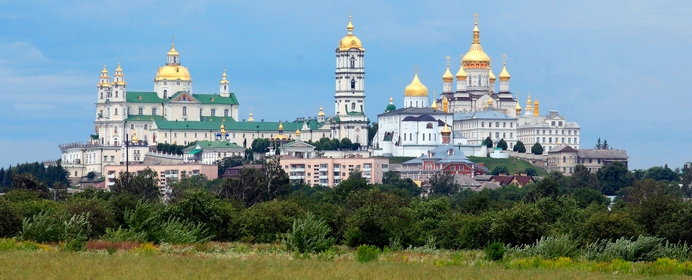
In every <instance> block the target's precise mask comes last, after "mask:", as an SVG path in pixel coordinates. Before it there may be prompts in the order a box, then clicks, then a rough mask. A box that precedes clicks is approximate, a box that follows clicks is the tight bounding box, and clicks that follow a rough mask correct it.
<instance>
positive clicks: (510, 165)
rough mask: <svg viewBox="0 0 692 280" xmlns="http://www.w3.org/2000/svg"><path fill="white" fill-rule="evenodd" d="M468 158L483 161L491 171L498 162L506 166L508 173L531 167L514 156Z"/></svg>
mask: <svg viewBox="0 0 692 280" xmlns="http://www.w3.org/2000/svg"><path fill="white" fill-rule="evenodd" d="M468 158H469V160H471V161H473V162H475V163H483V164H484V165H485V167H487V168H488V170H490V171H493V168H495V166H498V165H500V164H502V165H504V166H507V169H509V173H510V174H515V173H521V172H524V170H526V168H527V167H531V166H533V165H531V164H530V163H529V162H527V161H524V160H520V159H515V158H508V159H504V158H490V157H468ZM536 170H538V176H543V175H544V174H545V171H543V169H541V168H538V167H536Z"/></svg>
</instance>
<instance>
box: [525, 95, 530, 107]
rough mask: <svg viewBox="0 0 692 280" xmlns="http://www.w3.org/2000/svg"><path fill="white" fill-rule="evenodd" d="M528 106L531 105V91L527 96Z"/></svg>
mask: <svg viewBox="0 0 692 280" xmlns="http://www.w3.org/2000/svg"><path fill="white" fill-rule="evenodd" d="M526 106H531V93H530V92H529V96H528V97H526Z"/></svg>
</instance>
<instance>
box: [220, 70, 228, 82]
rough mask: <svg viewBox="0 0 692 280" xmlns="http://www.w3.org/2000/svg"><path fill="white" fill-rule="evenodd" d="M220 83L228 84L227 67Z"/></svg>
mask: <svg viewBox="0 0 692 280" xmlns="http://www.w3.org/2000/svg"><path fill="white" fill-rule="evenodd" d="M222 77H223V78H222V79H221V82H220V84H228V80H226V69H223V75H222Z"/></svg>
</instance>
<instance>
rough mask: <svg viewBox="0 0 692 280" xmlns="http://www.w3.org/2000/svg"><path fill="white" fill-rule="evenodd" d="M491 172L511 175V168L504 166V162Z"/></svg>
mask: <svg viewBox="0 0 692 280" xmlns="http://www.w3.org/2000/svg"><path fill="white" fill-rule="evenodd" d="M490 174H492V175H500V174H504V175H510V173H509V169H508V168H507V166H504V165H502V164H500V165H496V166H495V168H493V171H492V172H491V173H490Z"/></svg>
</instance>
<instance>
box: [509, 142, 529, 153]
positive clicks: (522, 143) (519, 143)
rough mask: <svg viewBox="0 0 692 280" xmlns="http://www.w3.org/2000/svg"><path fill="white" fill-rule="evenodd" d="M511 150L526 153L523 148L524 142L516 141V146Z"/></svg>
mask: <svg viewBox="0 0 692 280" xmlns="http://www.w3.org/2000/svg"><path fill="white" fill-rule="evenodd" d="M512 150H513V151H515V152H519V153H526V147H524V142H521V141H517V144H515V145H514V148H512Z"/></svg>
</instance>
